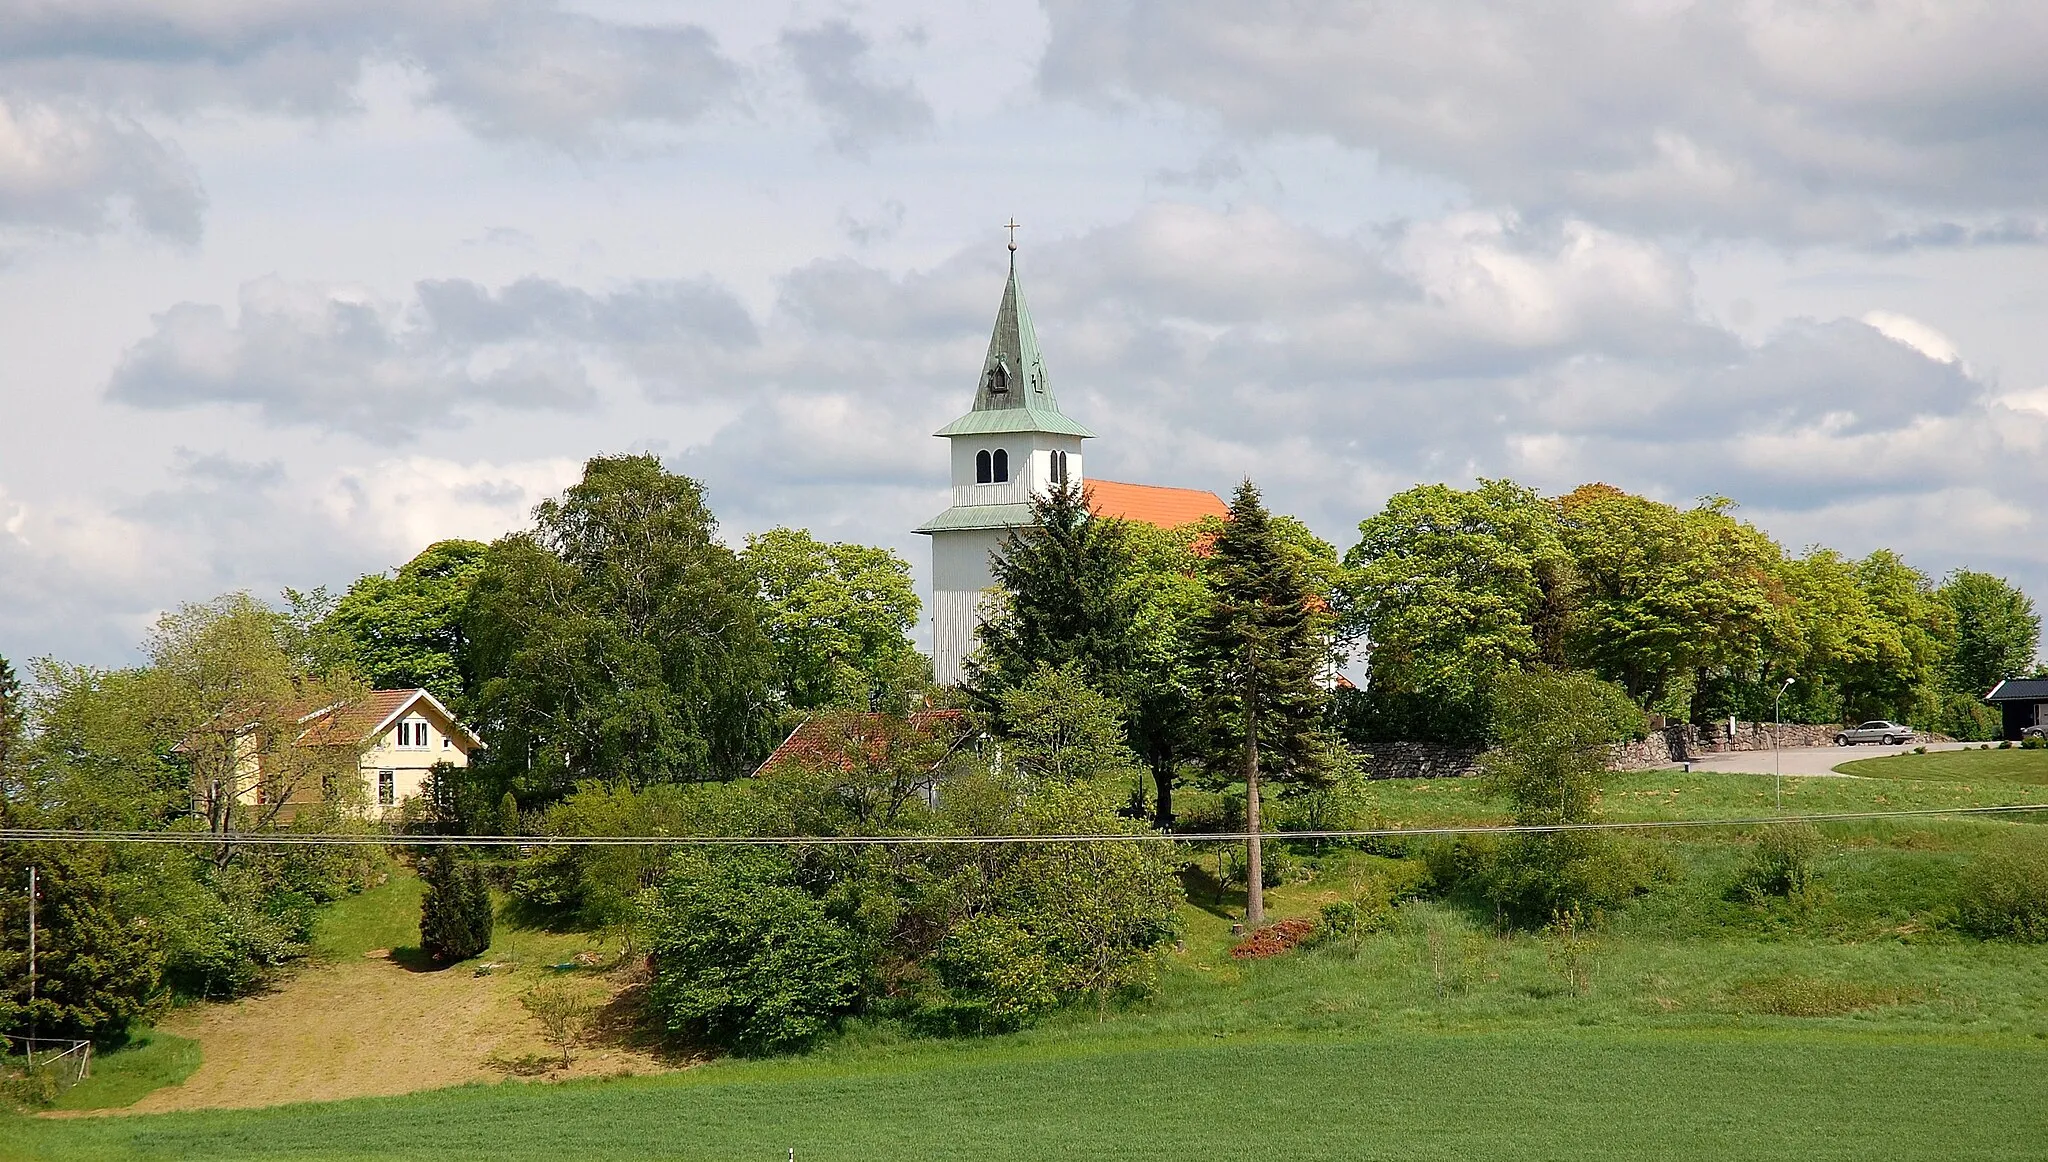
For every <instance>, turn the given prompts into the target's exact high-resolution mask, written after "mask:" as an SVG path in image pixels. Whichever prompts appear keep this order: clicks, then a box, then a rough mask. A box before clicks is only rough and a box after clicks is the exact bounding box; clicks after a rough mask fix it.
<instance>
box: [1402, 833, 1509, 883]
mask: <svg viewBox="0 0 2048 1162" xmlns="http://www.w3.org/2000/svg"><path fill="white" fill-rule="evenodd" d="M1499 847H1500V844H1499V841H1497V840H1495V839H1494V838H1493V837H1491V836H1480V835H1460V836H1456V837H1454V838H1449V839H1445V838H1436V839H1430V840H1427V841H1425V842H1424V843H1423V846H1422V866H1423V872H1424V874H1423V882H1422V885H1421V886H1422V889H1423V891H1425V892H1427V893H1428V894H1430V895H1434V896H1447V895H1450V894H1451V893H1452V892H1455V891H1458V890H1459V889H1461V888H1464V887H1467V886H1470V885H1474V884H1479V883H1481V882H1483V881H1484V879H1485V878H1486V869H1487V867H1488V866H1489V865H1490V864H1492V862H1493V859H1494V856H1495V855H1496V854H1497V853H1498V851H1499Z"/></svg>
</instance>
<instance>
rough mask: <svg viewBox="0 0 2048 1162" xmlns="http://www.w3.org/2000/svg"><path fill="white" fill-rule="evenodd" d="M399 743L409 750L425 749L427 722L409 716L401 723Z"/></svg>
mask: <svg viewBox="0 0 2048 1162" xmlns="http://www.w3.org/2000/svg"><path fill="white" fill-rule="evenodd" d="M398 745H399V746H401V747H404V748H406V749H408V750H417V749H424V748H425V747H426V745H427V724H426V723H425V722H424V721H422V720H421V719H418V718H408V719H406V720H405V721H403V722H401V723H399V724H398Z"/></svg>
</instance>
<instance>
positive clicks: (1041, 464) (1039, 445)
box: [953, 432, 1084, 507]
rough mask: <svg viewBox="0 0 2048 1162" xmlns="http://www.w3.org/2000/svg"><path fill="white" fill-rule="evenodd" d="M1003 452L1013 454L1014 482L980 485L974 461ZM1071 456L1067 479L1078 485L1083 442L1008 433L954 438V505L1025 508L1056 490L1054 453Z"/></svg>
mask: <svg viewBox="0 0 2048 1162" xmlns="http://www.w3.org/2000/svg"><path fill="white" fill-rule="evenodd" d="M998 448H1001V449H1003V450H1005V451H1007V452H1009V454H1010V479H1009V481H1008V482H1007V483H1004V484H977V483H975V481H974V458H975V455H976V454H977V453H979V452H989V453H991V454H993V453H994V452H995V450H996V449H998ZM1055 451H1059V452H1065V453H1066V454H1067V476H1068V477H1069V478H1070V479H1072V480H1073V481H1074V482H1075V483H1076V484H1078V483H1080V482H1081V481H1082V480H1083V479H1084V477H1083V476H1082V474H1081V438H1080V437H1079V436H1057V435H1053V434H1051V433H1049V432H1006V433H1004V434H1002V435H1000V436H955V437H953V504H954V506H955V507H966V506H970V505H977V504H1023V503H1024V502H1025V501H1028V500H1030V499H1031V497H1032V494H1033V493H1039V494H1043V493H1045V492H1049V491H1051V489H1052V453H1053V452H1055Z"/></svg>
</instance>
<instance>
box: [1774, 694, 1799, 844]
mask: <svg viewBox="0 0 2048 1162" xmlns="http://www.w3.org/2000/svg"><path fill="white" fill-rule="evenodd" d="M1795 681H1797V679H1795V678H1787V679H1785V681H1784V682H1783V683H1781V684H1780V685H1779V686H1778V692H1777V693H1776V694H1773V695H1772V696H1771V793H1772V795H1773V797H1774V798H1776V800H1777V804H1778V805H1777V813H1778V814H1780V815H1783V814H1784V813H1785V776H1784V775H1783V774H1782V773H1780V772H1779V770H1778V728H1779V727H1780V726H1783V725H1784V720H1783V719H1782V718H1780V717H1779V715H1778V702H1779V701H1780V700H1781V699H1783V698H1784V697H1785V691H1786V690H1788V689H1790V688H1791V686H1792V683H1793V682H1795Z"/></svg>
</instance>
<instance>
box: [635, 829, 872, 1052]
mask: <svg viewBox="0 0 2048 1162" xmlns="http://www.w3.org/2000/svg"><path fill="white" fill-rule="evenodd" d="M646 925H647V930H648V948H649V957H648V959H649V961H650V963H651V965H652V967H653V970H654V979H653V981H652V983H651V984H650V985H649V986H648V1001H649V1003H650V1005H651V1006H652V1007H653V1009H654V1011H655V1012H656V1013H658V1014H660V1016H661V1019H662V1021H663V1023H664V1024H665V1025H666V1026H667V1028H668V1029H669V1030H670V1031H671V1032H673V1033H679V1034H682V1035H685V1036H688V1037H693V1038H696V1039H697V1040H699V1041H702V1042H704V1043H706V1044H710V1045H716V1046H720V1047H724V1048H729V1049H734V1050H737V1051H739V1052H742V1053H755V1054H758V1053H776V1052H785V1051H789V1050H795V1049H801V1048H804V1047H805V1046H807V1045H809V1044H810V1043H811V1042H813V1041H815V1040H816V1039H817V1038H818V1037H820V1036H822V1035H824V1034H825V1033H826V1032H828V1031H830V1030H831V1029H832V1028H833V1027H834V1026H835V1025H836V1024H837V1023H838V1022H839V1020H840V1018H842V1017H843V1016H845V1015H846V1014H847V1013H849V1012H851V1011H853V1009H854V1008H855V1006H856V1005H857V1004H858V1003H859V1002H860V1000H861V998H862V994H863V983H864V973H863V966H862V961H861V958H860V956H859V955H858V953H857V945H856V942H855V940H854V936H853V934H852V933H851V932H850V931H848V930H847V929H846V928H845V927H843V926H842V925H840V924H839V923H838V922H836V921H834V920H833V919H832V918H831V917H830V916H828V915H827V914H826V912H825V907H824V905H823V903H822V902H820V901H819V900H818V899H817V897H815V896H813V895H811V894H810V893H809V892H807V891H805V890H803V889H802V888H801V887H798V886H796V884H795V883H794V882H793V877H792V875H791V871H790V868H789V867H788V865H786V864H784V863H782V861H780V860H779V859H776V858H775V857H773V856H770V855H766V854H759V853H752V852H745V853H742V852H734V853H720V854H719V855H718V857H716V858H712V857H707V856H696V855H693V856H683V857H678V859H677V861H676V862H675V864H674V865H673V866H672V867H671V868H670V869H669V871H668V873H667V874H666V875H665V876H664V877H663V878H662V882H661V886H660V888H658V889H657V890H656V892H655V894H654V897H653V899H652V900H651V901H650V902H649V905H648V908H647V917H646Z"/></svg>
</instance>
